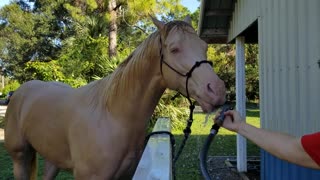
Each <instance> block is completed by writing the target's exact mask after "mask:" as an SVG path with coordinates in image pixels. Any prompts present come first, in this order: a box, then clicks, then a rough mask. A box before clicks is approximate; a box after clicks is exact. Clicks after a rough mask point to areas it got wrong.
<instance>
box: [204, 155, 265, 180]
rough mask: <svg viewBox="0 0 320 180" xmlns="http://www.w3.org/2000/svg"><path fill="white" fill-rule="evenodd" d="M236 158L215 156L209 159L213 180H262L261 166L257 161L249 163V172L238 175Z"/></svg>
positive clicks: (209, 169)
mask: <svg viewBox="0 0 320 180" xmlns="http://www.w3.org/2000/svg"><path fill="white" fill-rule="evenodd" d="M235 159H236V157H227V156H222V157H221V156H213V157H209V158H208V171H209V173H210V175H211V177H212V179H213V180H239V179H244V180H260V169H259V168H260V166H257V165H256V164H257V161H256V160H255V161H254V162H250V159H249V161H248V172H247V173H242V174H240V173H238V172H237V170H236V164H235V163H236V162H235Z"/></svg>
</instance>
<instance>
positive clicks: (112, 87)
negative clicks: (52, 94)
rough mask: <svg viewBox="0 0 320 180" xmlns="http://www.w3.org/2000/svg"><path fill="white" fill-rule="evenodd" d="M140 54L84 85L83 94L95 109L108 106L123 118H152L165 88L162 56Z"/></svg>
mask: <svg viewBox="0 0 320 180" xmlns="http://www.w3.org/2000/svg"><path fill="white" fill-rule="evenodd" d="M137 57H140V58H139V59H132V60H130V61H129V62H128V63H127V64H126V65H125V66H123V67H120V68H118V69H116V70H115V72H114V73H112V74H111V75H109V76H107V77H105V78H103V79H101V80H98V81H95V82H92V83H90V84H88V85H87V86H85V87H83V88H81V89H82V90H81V93H82V95H81V96H82V97H85V98H86V100H85V101H87V102H88V104H90V107H91V108H92V109H100V108H102V109H105V110H106V111H107V112H109V113H111V114H112V116H113V117H116V118H118V119H123V120H126V119H128V118H127V117H129V119H130V121H135V120H141V119H144V120H146V121H147V120H148V119H149V118H150V116H151V115H152V113H153V111H154V109H155V107H156V105H157V103H158V102H159V99H160V98H161V95H162V94H163V92H164V90H165V88H166V87H165V85H164V83H163V81H162V75H161V73H160V59H159V55H158V54H156V55H154V56H139V55H138V56H137ZM144 123H145V122H144Z"/></svg>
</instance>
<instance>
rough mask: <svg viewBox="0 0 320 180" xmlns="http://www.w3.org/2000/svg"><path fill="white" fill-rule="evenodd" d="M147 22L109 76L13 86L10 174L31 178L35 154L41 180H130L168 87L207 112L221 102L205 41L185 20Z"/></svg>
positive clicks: (7, 127)
mask: <svg viewBox="0 0 320 180" xmlns="http://www.w3.org/2000/svg"><path fill="white" fill-rule="evenodd" d="M152 21H153V24H154V25H155V26H156V27H157V29H156V31H155V32H154V33H152V34H150V35H149V36H148V37H147V38H146V39H145V40H144V41H143V42H142V43H141V44H140V45H139V46H138V47H137V48H136V49H135V50H134V51H133V52H132V53H131V54H130V55H129V56H128V57H127V58H126V59H125V60H124V61H123V62H122V63H121V64H120V65H119V66H118V67H117V69H116V70H115V71H114V72H113V73H111V74H110V75H108V76H106V77H104V78H102V79H100V80H96V81H93V82H91V83H89V84H87V85H85V86H82V87H79V88H71V87H69V86H68V85H63V84H61V83H52V82H43V81H39V80H32V81H28V82H26V83H24V84H22V85H21V86H20V87H19V88H18V89H17V90H16V91H15V93H14V94H13V96H12V97H11V100H10V103H9V105H8V108H7V112H6V116H5V122H6V124H5V148H6V150H7V151H8V153H9V155H10V156H11V158H12V160H13V166H14V168H13V173H14V177H15V178H16V179H32V178H34V177H35V176H36V167H37V163H36V152H38V153H39V154H40V155H41V156H43V157H44V158H45V160H46V164H47V166H46V168H45V172H44V179H54V177H55V176H56V175H57V174H58V172H59V170H60V169H66V170H70V171H71V172H72V173H73V176H74V178H75V179H88V180H89V179H130V178H131V177H132V176H133V174H134V171H135V169H136V167H137V165H138V162H139V159H140V157H141V155H142V151H143V148H144V139H145V135H146V128H147V124H148V122H149V119H150V117H151V116H152V114H153V111H154V109H155V107H156V105H157V103H158V102H159V100H160V98H161V96H162V94H163V93H164V91H165V90H166V89H167V88H169V89H172V90H176V91H179V92H180V93H181V94H183V95H185V96H187V97H188V98H189V97H190V98H193V99H194V100H196V101H197V102H198V103H199V105H200V106H201V107H202V109H203V110H204V111H205V112H210V111H213V110H214V109H215V108H216V107H217V106H219V105H222V104H224V102H225V95H226V90H225V85H224V82H223V81H222V80H221V79H220V78H219V77H218V76H217V75H216V73H215V72H214V71H213V68H212V66H211V64H210V62H209V61H207V60H206V59H207V56H206V51H207V44H206V43H205V42H204V41H203V40H201V39H200V38H199V36H198V35H197V34H196V32H195V30H194V29H193V28H192V26H191V25H190V18H189V17H187V18H185V19H184V20H182V21H177V20H176V21H170V22H168V23H164V22H162V21H160V20H157V19H156V18H154V17H152Z"/></svg>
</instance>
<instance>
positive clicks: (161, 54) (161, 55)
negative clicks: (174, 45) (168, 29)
mask: <svg viewBox="0 0 320 180" xmlns="http://www.w3.org/2000/svg"><path fill="white" fill-rule="evenodd" d="M162 63H164V64H165V65H167V66H168V67H169V68H170V69H171V70H173V71H174V72H176V73H177V74H179V75H180V76H182V77H186V78H187V80H186V92H187V95H186V98H187V99H188V101H189V103H190V105H193V103H192V101H191V99H190V95H189V89H188V82H189V78H190V77H191V76H192V72H193V71H194V70H195V69H196V68H197V67H200V65H201V64H203V63H208V64H210V65H211V66H212V62H211V61H207V60H202V61H196V63H195V64H194V65H193V66H192V68H191V69H190V70H189V71H188V72H187V73H186V74H183V73H181V72H179V71H178V70H176V69H174V68H173V67H172V66H170V65H169V64H168V63H167V62H166V61H165V60H164V58H163V53H162V39H161V35H160V71H161V75H162V76H163V73H162ZM179 93H180V92H179ZM180 94H181V93H180Z"/></svg>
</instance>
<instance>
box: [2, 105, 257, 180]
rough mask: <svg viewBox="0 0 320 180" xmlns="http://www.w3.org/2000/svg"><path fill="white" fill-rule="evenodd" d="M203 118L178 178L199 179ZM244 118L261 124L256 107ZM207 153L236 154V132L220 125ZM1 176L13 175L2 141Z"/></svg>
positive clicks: (198, 118) (197, 118)
mask: <svg viewBox="0 0 320 180" xmlns="http://www.w3.org/2000/svg"><path fill="white" fill-rule="evenodd" d="M204 119H205V115H204V114H194V123H193V125H192V134H191V136H190V137H189V139H188V141H187V143H186V146H185V148H184V150H183V152H182V154H181V156H180V158H179V160H178V162H177V169H176V173H177V179H178V180H179V179H201V176H200V172H199V160H198V156H199V150H200V149H201V148H202V145H203V143H204V140H205V138H206V137H207V135H208V133H209V131H210V128H211V125H212V121H211V120H210V122H208V123H207V125H206V126H205V127H204V126H203V122H204ZM246 119H247V122H248V123H250V124H252V125H254V126H257V127H260V115H259V110H258V109H248V110H247V118H246ZM173 133H174V134H175V138H176V143H177V146H179V144H180V141H181V140H182V137H183V133H182V130H173ZM247 143H248V149H247V151H248V156H259V148H258V147H257V146H256V145H254V144H252V143H251V142H250V141H248V142H247ZM208 155H209V156H235V155H236V135H235V133H232V132H230V131H227V130H225V129H223V128H221V129H220V131H219V134H218V135H217V137H216V138H215V140H214V142H213V143H212V144H211V148H210V151H209V154H208ZM39 167H40V169H39V170H38V173H39V177H41V172H42V168H43V160H42V159H41V158H39ZM0 177H1V179H10V180H11V179H13V175H12V162H11V159H10V157H9V156H8V154H7V152H6V151H5V149H4V147H3V143H2V142H1V143H0ZM56 179H61V180H65V179H73V178H72V175H71V174H70V173H68V172H60V173H59V176H58V177H57V178H56Z"/></svg>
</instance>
